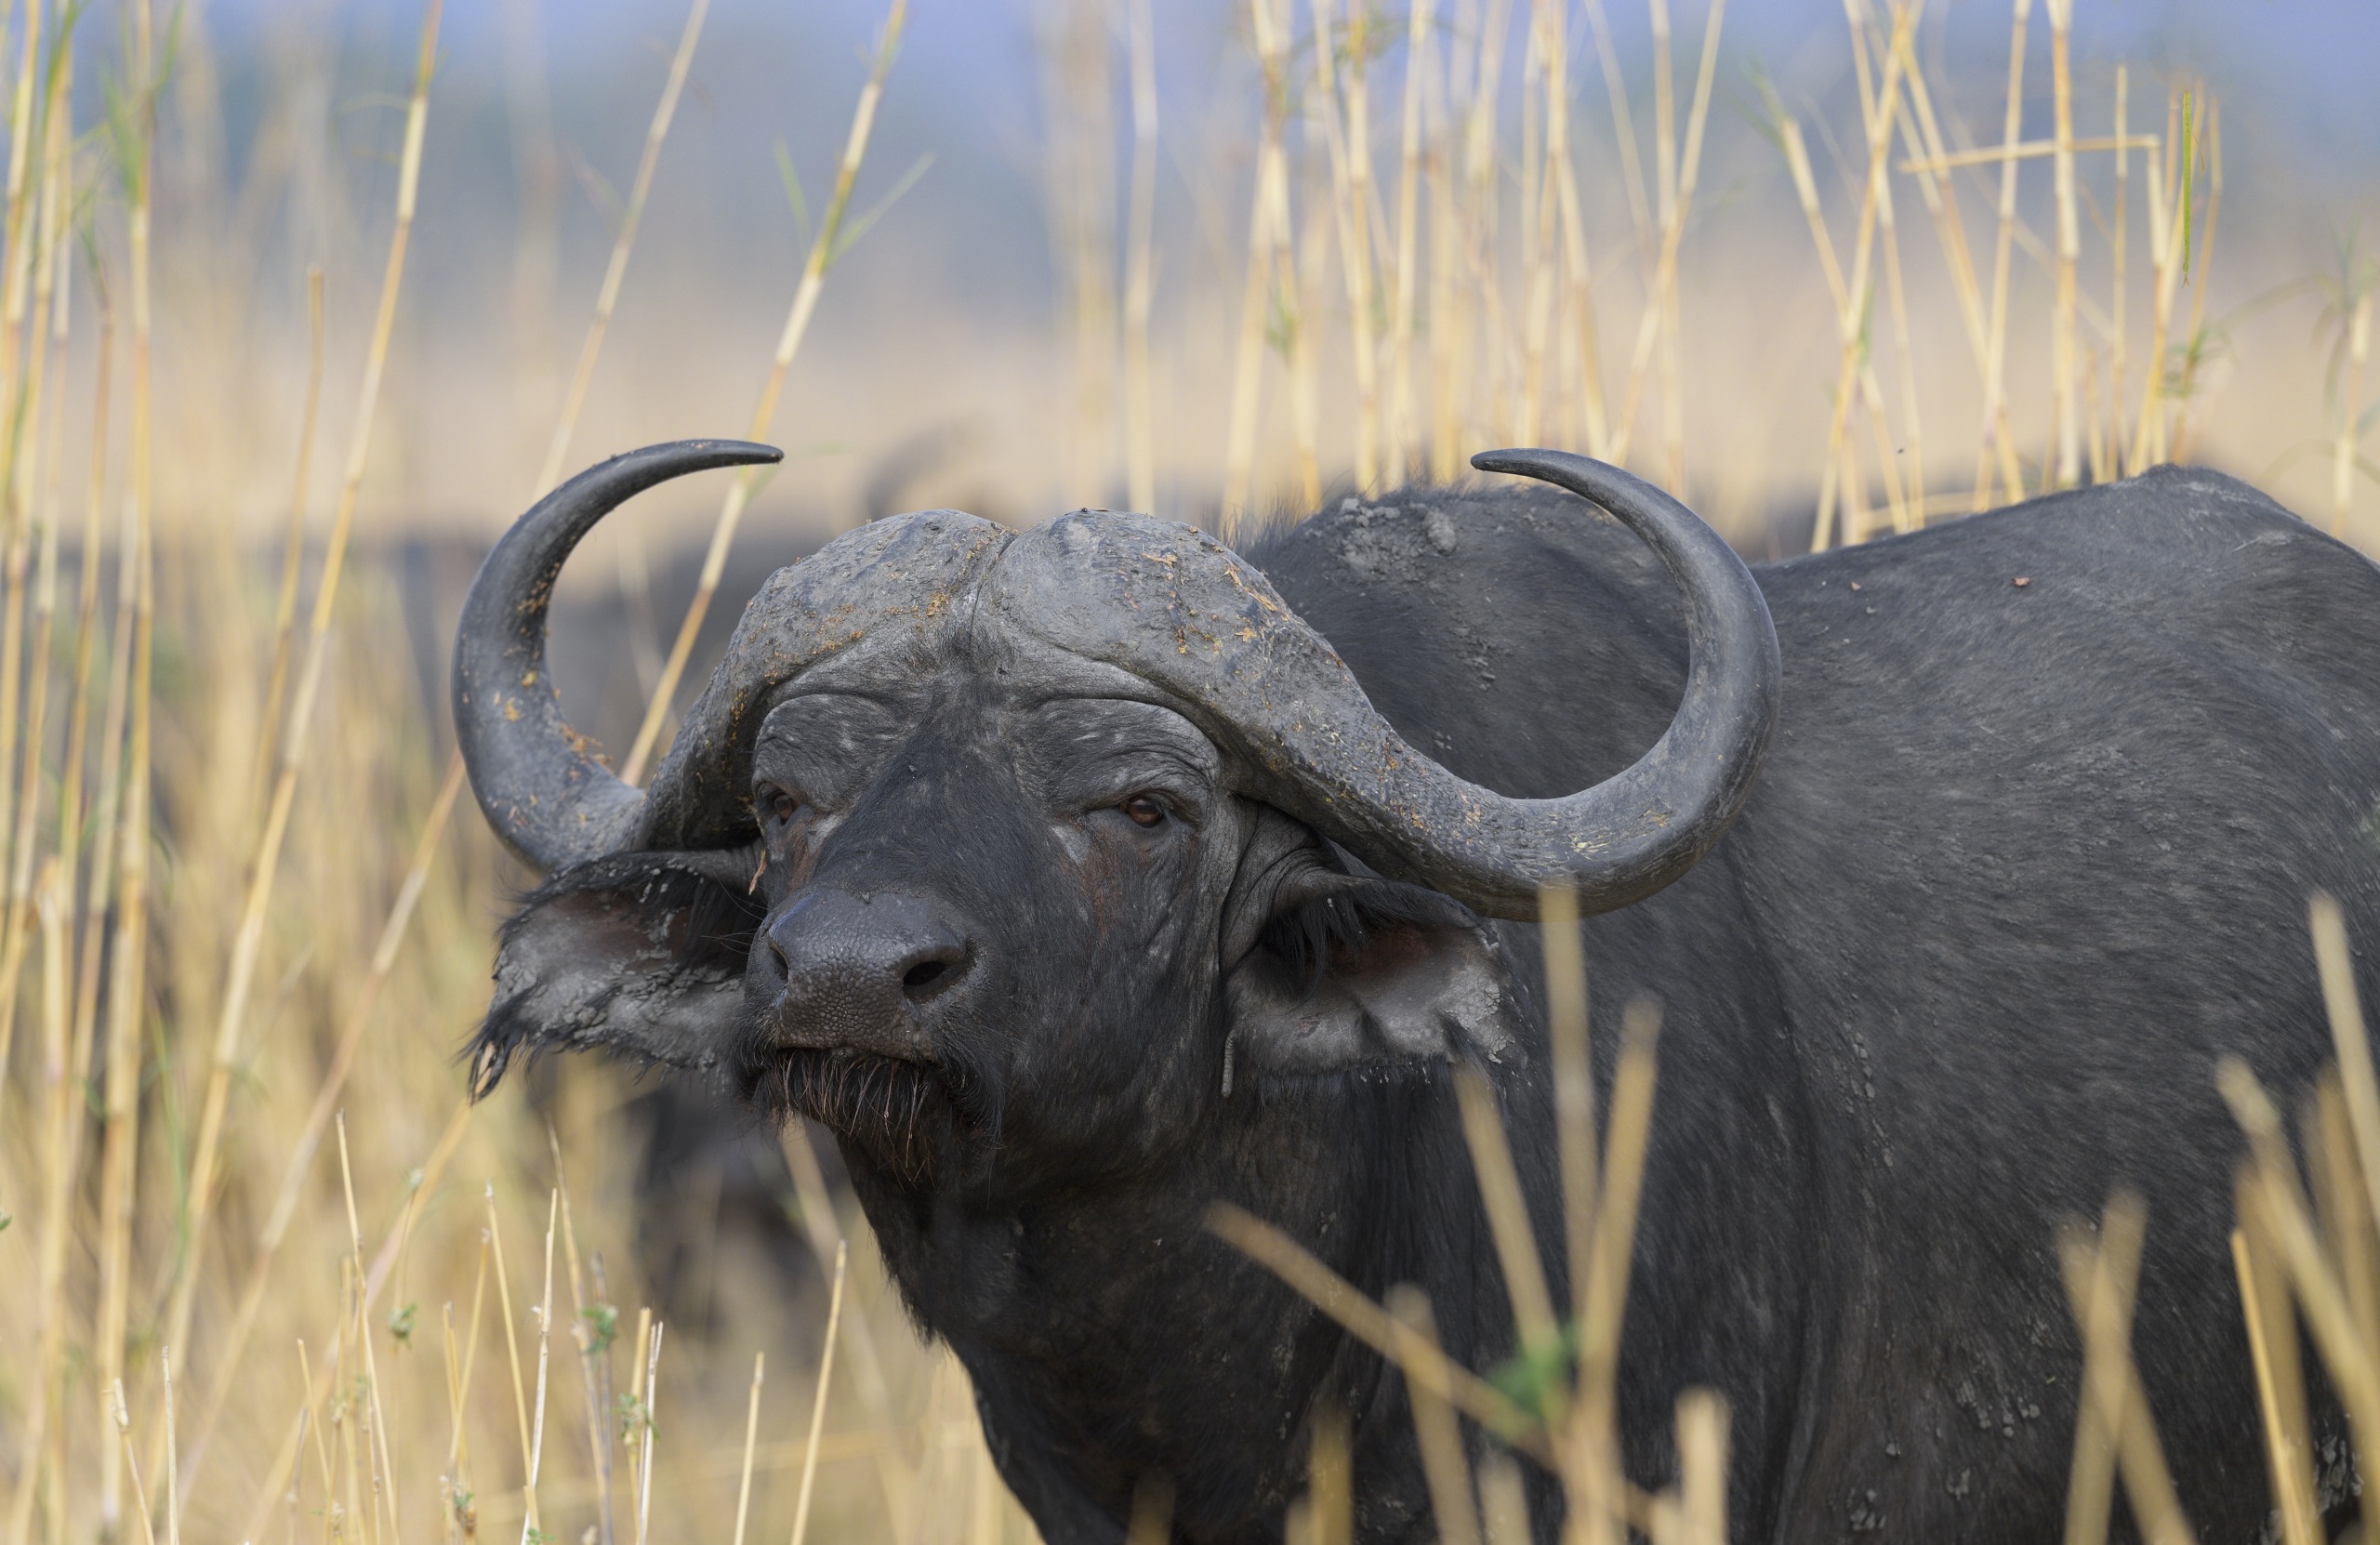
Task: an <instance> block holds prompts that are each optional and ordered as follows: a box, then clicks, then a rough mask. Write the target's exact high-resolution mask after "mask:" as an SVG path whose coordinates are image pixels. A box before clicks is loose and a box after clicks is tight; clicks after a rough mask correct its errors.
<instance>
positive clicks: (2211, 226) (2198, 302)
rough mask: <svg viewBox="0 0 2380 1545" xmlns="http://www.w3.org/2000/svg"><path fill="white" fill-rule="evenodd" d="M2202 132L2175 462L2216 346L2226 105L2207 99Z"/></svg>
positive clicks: (2186, 445) (2183, 451)
mask: <svg viewBox="0 0 2380 1545" xmlns="http://www.w3.org/2000/svg"><path fill="white" fill-rule="evenodd" d="M2202 133H2203V136H2204V139H2205V145H2206V149H2205V152H2204V153H2203V155H2202V158H2201V160H2202V165H2204V166H2205V167H2206V220H2205V223H2204V224H2202V226H2201V227H2200V228H2199V231H2200V234H2199V238H2198V262H2197V276H2196V278H2195V280H2193V281H2192V283H2191V284H2190V321H2189V330H2188V332H2187V333H2186V334H2185V335H2184V339H2185V341H2184V343H2183V346H2182V360H2181V365H2180V368H2179V370H2178V372H2177V375H2178V376H2179V380H2178V383H2177V386H2176V389H2175V393H2174V395H2175V407H2176V408H2177V409H2178V412H2177V413H2176V415H2175V424H2174V442H2173V445H2172V447H2171V449H2170V456H2171V459H2173V460H2175V461H2188V460H2189V459H2190V419H2189V412H2190V408H2191V405H2192V404H2193V403H2196V402H2197V401H2198V390H2199V371H2200V369H2201V368H2202V366H2204V365H2205V364H2206V363H2207V361H2208V359H2209V357H2210V349H2211V347H2212V340H2211V339H2209V337H2207V331H2206V292H2207V289H2208V287H2209V285H2208V282H2207V270H2208V269H2209V268H2210V267H2212V266H2213V264H2214V261H2215V222H2216V220H2217V219H2218V218H2220V217H2221V215H2222V213H2223V104H2222V103H2221V102H2219V101H2216V100H2215V99H2213V98H2212V97H2210V98H2208V99H2207V100H2206V127H2205V129H2204V130H2203V131H2202ZM2188 242H2189V238H2188V235H2187V234H2186V235H2185V236H2184V237H2183V244H2184V247H2183V250H2184V252H2185V254H2186V255H2187V253H2188ZM2184 265H2185V272H2184V275H2183V276H2184V277H2185V278H2189V277H2190V275H2189V273H2188V257H2187V256H2185V258H2184Z"/></svg>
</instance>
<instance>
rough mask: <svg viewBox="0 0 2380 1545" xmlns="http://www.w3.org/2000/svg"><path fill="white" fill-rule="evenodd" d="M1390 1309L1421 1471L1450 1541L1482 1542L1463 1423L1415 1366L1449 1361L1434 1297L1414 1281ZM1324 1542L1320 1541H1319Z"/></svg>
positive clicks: (1393, 1293) (1395, 1295)
mask: <svg viewBox="0 0 2380 1545" xmlns="http://www.w3.org/2000/svg"><path fill="white" fill-rule="evenodd" d="M1388 1312H1389V1314H1390V1315H1391V1316H1392V1319H1393V1321H1394V1323H1395V1327H1396V1338H1397V1344H1398V1348H1399V1356H1398V1357H1397V1362H1398V1364H1399V1366H1401V1367H1404V1368H1405V1370H1406V1380H1405V1392H1406V1397H1407V1399H1408V1401H1409V1402H1410V1403H1411V1404H1412V1406H1413V1427H1414V1432H1415V1433H1416V1435H1417V1436H1418V1437H1419V1438H1420V1440H1421V1475H1422V1478H1423V1479H1424V1480H1425V1481H1426V1482H1427V1483H1428V1485H1429V1487H1430V1511H1431V1513H1432V1515H1433V1517H1434V1518H1435V1521H1436V1523H1437V1525H1438V1538H1439V1539H1440V1540H1441V1541H1443V1542H1444V1545H1480V1538H1479V1512H1478V1510H1477V1507H1476V1505H1475V1504H1474V1501H1473V1499H1472V1489H1471V1461H1470V1459H1468V1458H1467V1457H1466V1456H1465V1455H1464V1453H1463V1446H1462V1426H1461V1423H1460V1422H1459V1421H1457V1420H1455V1413H1454V1407H1453V1406H1449V1405H1448V1404H1447V1398H1446V1394H1445V1393H1444V1392H1443V1391H1440V1390H1438V1389H1435V1388H1434V1387H1432V1385H1431V1384H1430V1382H1429V1381H1428V1380H1420V1379H1415V1378H1414V1377H1412V1370H1413V1369H1415V1368H1416V1367H1423V1366H1426V1365H1427V1364H1428V1363H1429V1362H1430V1361H1431V1360H1432V1359H1434V1358H1435V1359H1438V1360H1443V1359H1444V1356H1445V1354H1443V1353H1441V1352H1439V1350H1438V1337H1437V1331H1436V1329H1435V1327H1434V1325H1433V1323H1432V1321H1431V1317H1430V1301H1429V1300H1428V1299H1427V1298H1425V1297H1423V1296H1422V1293H1421V1289H1420V1288H1418V1287H1413V1286H1412V1285H1411V1284H1409V1283H1408V1284H1404V1285H1401V1286H1399V1287H1392V1288H1390V1289H1389V1292H1388ZM1317 1545H1318V1542H1317Z"/></svg>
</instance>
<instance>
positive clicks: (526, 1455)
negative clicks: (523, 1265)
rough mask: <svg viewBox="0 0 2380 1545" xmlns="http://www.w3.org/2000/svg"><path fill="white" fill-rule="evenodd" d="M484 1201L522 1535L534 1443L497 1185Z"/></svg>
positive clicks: (529, 1515)
mask: <svg viewBox="0 0 2380 1545" xmlns="http://www.w3.org/2000/svg"><path fill="white" fill-rule="evenodd" d="M483 1195H484V1197H485V1199H486V1203H487V1236H488V1253H489V1254H490V1255H493V1256H494V1257H495V1258H496V1308H497V1309H498V1310H500V1311H502V1313H503V1317H504V1347H505V1351H506V1352H507V1354H509V1361H510V1364H511V1368H512V1412H513V1416H514V1417H515V1418H516V1419H517V1420H518V1421H519V1423H520V1437H521V1506H522V1538H527V1534H528V1531H529V1530H531V1529H535V1528H536V1527H537V1524H538V1513H537V1486H536V1479H535V1474H536V1464H535V1460H534V1459H533V1456H534V1455H535V1454H536V1441H535V1439H534V1438H533V1437H532V1435H531V1433H530V1431H529V1391H528V1381H527V1380H526V1379H525V1378H524V1377H523V1376H522V1372H521V1338H520V1334H519V1332H518V1331H516V1330H515V1329H514V1328H513V1320H512V1279H511V1277H510V1275H509V1274H508V1272H507V1271H506V1269H505V1264H504V1232H503V1228H502V1226H501V1225H500V1224H499V1223H498V1222H497V1221H496V1187H495V1186H494V1185H493V1184H490V1185H488V1186H487V1187H486V1188H485V1190H484V1192H483Z"/></svg>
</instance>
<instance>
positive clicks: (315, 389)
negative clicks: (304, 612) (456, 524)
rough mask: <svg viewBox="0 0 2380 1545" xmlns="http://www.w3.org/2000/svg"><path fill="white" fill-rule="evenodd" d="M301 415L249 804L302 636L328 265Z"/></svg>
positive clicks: (316, 289)
mask: <svg viewBox="0 0 2380 1545" xmlns="http://www.w3.org/2000/svg"><path fill="white" fill-rule="evenodd" d="M303 401H304V403H305V405H304V406H303V407H302V408H300V409H299V410H298V469H297V471H296V472H295V473H294V474H293V475H292V476H291V478H290V480H289V483H290V486H289V525H288V528H287V531H286V533H285V534H284V536H283V537H282V547H281V595H280V599H279V600H277V601H274V602H273V615H272V664H271V667H269V668H268V669H267V671H266V673H265V687H264V708H263V711H262V712H260V713H259V714H258V716H257V748H256V754H255V755H254V757H252V758H251V759H250V765H251V766H252V767H253V768H254V769H255V773H254V774H253V776H252V779H251V782H252V784H253V787H251V788H250V789H249V791H248V800H247V808H249V809H250V810H254V809H256V808H257V807H258V806H259V805H262V804H264V803H265V799H266V793H267V782H266V780H268V779H269V778H270V777H271V775H272V766H273V745H274V742H275V741H276V740H277V739H278V738H279V732H280V729H281V703H282V696H283V694H284V693H286V692H287V691H288V690H289V653H290V649H291V647H292V645H293V644H294V643H295V642H296V641H297V637H298V590H299V583H298V582H299V581H300V580H301V579H302V578H303V577H304V571H305V566H306V497H307V492H308V490H309V489H310V488H311V486H312V484H313V478H314V427H315V424H316V423H317V421H318V420H319V419H320V417H321V416H322V405H323V266H322V265H321V264H320V263H309V264H307V265H306V390H305V396H304V399H303Z"/></svg>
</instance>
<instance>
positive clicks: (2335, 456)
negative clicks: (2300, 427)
mask: <svg viewBox="0 0 2380 1545" xmlns="http://www.w3.org/2000/svg"><path fill="white" fill-rule="evenodd" d="M2210 218H2211V216H2210ZM2371 357H2372V291H2370V290H2369V289H2367V290H2365V291H2364V292H2363V293H2362V294H2361V295H2360V296H2358V297H2356V301H2355V310H2354V313H2353V316H2352V318H2351V320H2350V321H2349V322H2348V323H2347V396H2346V397H2345V398H2344V399H2342V400H2341V403H2340V407H2339V432H2338V436H2337V438H2336V439H2335V440H2334V442H2332V447H2331V535H2334V536H2344V535H2347V516H2348V515H2349V514H2351V513H2352V512H2353V510H2354V508H2355V461H2356V442H2357V440H2358V438H2359V436H2360V431H2361V429H2362V428H2363V419H2362V415H2361V413H2360V411H2359V410H2360V406H2361V403H2362V400H2363V367H2364V365H2365V364H2366V363H2368V362H2369V361H2370V360H2371Z"/></svg>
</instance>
